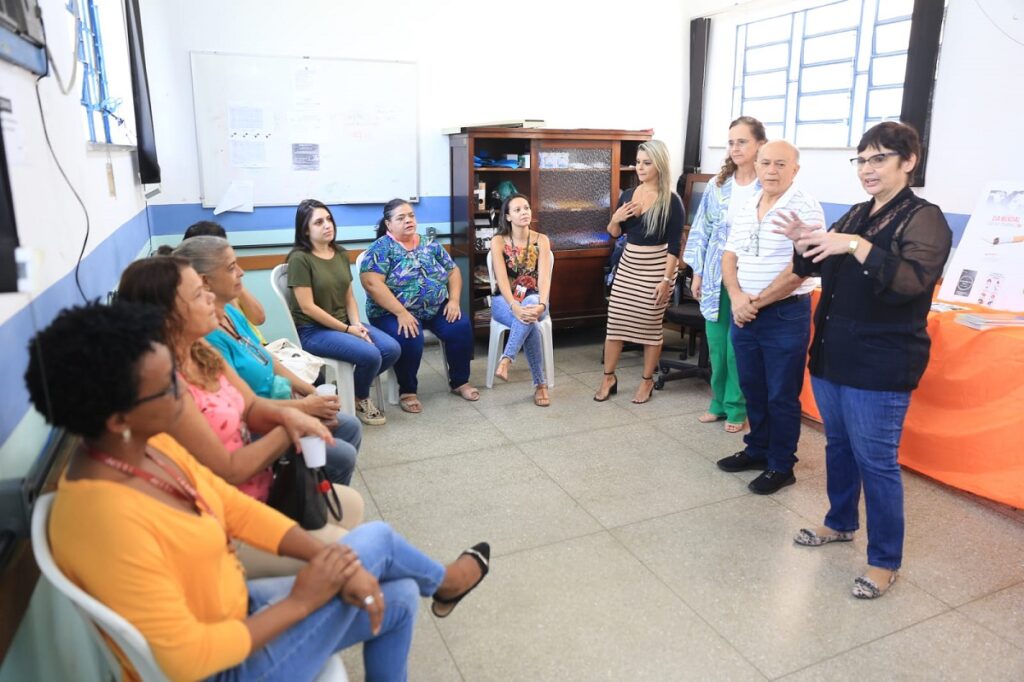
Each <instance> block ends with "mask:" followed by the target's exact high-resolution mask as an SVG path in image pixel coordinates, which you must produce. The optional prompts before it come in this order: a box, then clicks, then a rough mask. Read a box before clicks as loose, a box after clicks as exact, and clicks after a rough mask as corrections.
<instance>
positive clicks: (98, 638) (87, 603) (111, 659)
mask: <svg viewBox="0 0 1024 682" xmlns="http://www.w3.org/2000/svg"><path fill="white" fill-rule="evenodd" d="M54 497H55V493H47V494H46V495H41V496H40V497H39V499H37V500H36V504H35V507H34V508H33V509H32V552H33V554H35V558H36V564H38V565H39V570H40V572H41V573H42V574H43V577H44V578H46V580H47V581H48V582H49V583H50V584H51V585H53V586H54V587H55V588H56V589H57V591H58V592H60V593H61V594H63V595H64V596H65V597H67V598H68V599H70V600H71V603H72V605H74V607H75V610H76V611H78V614H79V615H80V616H81V617H82V620H84V621H85V623H86V627H88V629H89V634H90V635H92V638H93V640H94V641H95V642H96V644H97V645H99V648H100V651H102V652H103V657H104V658H105V659H106V661H107V665H109V666H110V670H111V672H115V673H116V672H117V671H119V670H120V669H121V664H120V663H119V662H118V660H117V657H116V656H115V655H114V652H113V651H111V650H110V646H109V644H108V643H107V640H105V639H104V638H103V634H106V635H107V636H109V637H110V639H112V640H114V643H115V644H116V645H117V648H118V649H120V650H121V653H123V654H124V656H125V658H127V659H128V660H129V661H131V664H132V667H134V668H135V671H136V672H137V673H138V674H139V677H140V678H142V680H143V682H167V676H166V675H164V672H163V671H162V670H161V669H160V666H159V665H157V662H156V660H155V659H154V658H153V652H152V651H151V650H150V648H149V644H147V643H146V640H145V639H144V638H143V637H142V634H141V633H140V632H139V631H138V630H136V629H135V626H133V625H132V624H131V623H129V622H128V621H127V620H125V619H124V618H122V617H121V616H119V615H118V614H116V613H114V611H112V610H111V609H109V608H107V607H106V606H104V605H103V604H102V603H100V602H99V601H97V600H96V599H93V598H92V597H90V596H89V595H88V594H86V592H85V591H84V590H82V589H81V588H80V587H78V586H77V585H75V584H74V583H73V582H71V581H70V580H68V578H67V576H65V575H64V574H63V573H62V572H61V570H60V568H59V567H58V566H57V563H56V562H55V561H54V560H53V554H52V553H51V552H50V537H49V535H48V533H47V530H46V529H47V525H48V523H49V520H50V509H51V508H52V507H53V500H54ZM317 681H318V682H348V674H347V673H346V672H345V664H344V663H342V661H341V654H335V655H334V656H331V657H330V658H328V659H327V663H325V664H324V667H323V668H322V669H321V670H320V674H319V675H318V676H317Z"/></svg>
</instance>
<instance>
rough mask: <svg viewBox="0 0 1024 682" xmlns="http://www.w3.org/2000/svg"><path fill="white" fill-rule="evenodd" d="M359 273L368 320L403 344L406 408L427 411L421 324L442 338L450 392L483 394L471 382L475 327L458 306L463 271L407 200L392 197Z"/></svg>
mask: <svg viewBox="0 0 1024 682" xmlns="http://www.w3.org/2000/svg"><path fill="white" fill-rule="evenodd" d="M359 278H360V280H361V281H362V283H363V287H364V288H365V289H366V294H367V296H366V315H367V317H368V318H369V319H370V322H371V323H372V324H373V325H374V326H375V327H377V328H378V329H381V330H382V331H384V332H385V333H386V334H388V335H389V336H390V337H391V338H393V339H394V340H395V341H397V342H398V344H399V345H400V346H401V347H402V354H401V355H400V356H399V358H398V361H397V362H396V363H395V375H396V376H397V377H398V392H399V396H400V398H399V402H400V404H401V406H402V409H403V410H405V411H406V412H421V411H422V410H423V406H422V405H421V404H420V401H419V399H418V398H417V397H416V390H417V386H418V382H417V379H416V374H417V373H418V372H419V369H420V360H421V359H422V357H423V333H422V329H429V330H430V331H432V332H434V334H435V335H437V337H438V338H439V339H441V341H442V342H444V350H445V361H446V362H447V363H448V380H449V386H450V388H451V390H452V392H453V393H457V394H459V395H460V396H462V398H464V399H465V400H477V399H479V398H480V393H479V392H478V391H477V390H476V389H475V388H473V386H472V385H471V384H470V383H469V362H470V360H471V359H472V358H473V327H472V325H471V323H470V320H469V317H467V316H464V315H463V314H462V310H461V309H460V308H459V296H460V295H461V293H462V274H461V273H460V272H459V268H458V267H457V266H456V265H455V262H454V261H453V260H452V258H451V256H449V255H448V252H447V251H445V250H444V247H442V246H441V245H440V244H438V243H437V242H434V241H424V240H423V239H421V238H420V235H419V234H418V233H417V232H416V214H415V213H414V212H413V210H412V206H411V205H410V204H409V202H407V201H404V200H402V199H392V200H391V201H389V202H388V203H387V204H386V205H385V206H384V217H383V218H382V219H381V221H380V222H379V223H378V224H377V241H375V242H374V243H373V244H371V245H370V248H369V249H367V250H366V255H365V256H364V257H363V264H362V266H361V267H360V272H359ZM421 328H422V329H421Z"/></svg>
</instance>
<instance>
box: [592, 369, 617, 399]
mask: <svg viewBox="0 0 1024 682" xmlns="http://www.w3.org/2000/svg"><path fill="white" fill-rule="evenodd" d="M604 375H605V376H606V377H614V376H615V372H605V373H604ZM618 392H619V378H618V377H615V381H613V382H612V385H611V388H609V389H608V392H607V393H605V394H604V397H603V398H598V397H597V395H596V394H595V395H594V401H595V402H598V403H603V402H604V401H606V400H608V398H611V397H612V396H613V395H615V394H616V393H618Z"/></svg>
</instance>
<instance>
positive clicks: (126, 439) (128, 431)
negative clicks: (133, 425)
mask: <svg viewBox="0 0 1024 682" xmlns="http://www.w3.org/2000/svg"><path fill="white" fill-rule="evenodd" d="M121 438H123V439H124V443H125V445H127V444H128V443H130V442H131V441H132V430H131V429H125V430H124V431H122V432H121Z"/></svg>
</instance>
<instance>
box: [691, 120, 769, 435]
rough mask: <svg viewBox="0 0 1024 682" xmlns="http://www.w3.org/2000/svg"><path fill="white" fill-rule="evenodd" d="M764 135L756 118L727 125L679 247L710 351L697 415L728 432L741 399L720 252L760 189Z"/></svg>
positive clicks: (738, 420) (739, 416) (738, 416)
mask: <svg viewBox="0 0 1024 682" xmlns="http://www.w3.org/2000/svg"><path fill="white" fill-rule="evenodd" d="M766 140H767V137H766V136H765V132H764V126H763V125H762V124H761V122H760V121H758V120H757V119H756V118H752V117H750V116H740V117H739V118H737V119H736V120H735V121H733V122H732V123H731V124H729V155H728V156H727V157H726V159H725V163H723V164H722V169H721V170H720V171H719V172H718V175H717V176H716V177H715V179H714V180H712V181H711V182H710V183H709V184H708V188H707V190H705V192H704V196H703V197H702V198H701V201H700V208H698V209H697V214H696V215H695V216H694V217H693V225H691V226H690V235H689V237H688V239H687V241H686V249H685V250H684V251H683V261H684V262H685V263H686V264H687V265H689V266H690V267H691V268H693V284H692V289H693V296H694V298H696V299H697V300H699V301H700V311H701V313H702V314H703V315H704V319H705V320H707V322H706V324H705V333H706V334H707V339H708V350H709V351H710V355H711V391H712V398H711V405H710V406H709V407H708V411H707V412H705V413H704V414H702V415H701V416H699V417H697V420H698V421H701V422H704V423H708V422H715V421H719V420H722V419H724V420H725V430H726V431H727V432H729V433H739V432H740V431H742V430H743V425H744V423H745V422H746V420H747V402H746V400H744V398H743V391H741V390H740V382H739V373H738V372H737V370H736V356H735V354H734V353H733V349H732V342H731V341H730V340H729V317H730V312H731V310H732V308H731V305H732V304H731V302H730V301H729V294H728V293H727V292H726V290H725V287H724V286H723V285H722V251H724V249H725V241H726V239H727V238H728V237H729V227H730V225H732V216H733V215H735V212H736V208H737V207H738V206H739V205H741V204H742V203H743V202H745V201H747V200H749V199H750V198H751V197H753V196H754V193H755V192H756V191H757V190H759V189H761V186H760V184H759V183H758V181H757V174H756V173H755V171H754V162H755V161H756V160H757V150H758V149H760V148H761V145H762V144H764V143H765V141H766ZM720 313H721V314H720Z"/></svg>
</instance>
